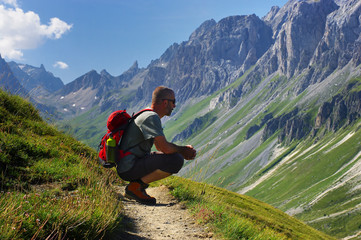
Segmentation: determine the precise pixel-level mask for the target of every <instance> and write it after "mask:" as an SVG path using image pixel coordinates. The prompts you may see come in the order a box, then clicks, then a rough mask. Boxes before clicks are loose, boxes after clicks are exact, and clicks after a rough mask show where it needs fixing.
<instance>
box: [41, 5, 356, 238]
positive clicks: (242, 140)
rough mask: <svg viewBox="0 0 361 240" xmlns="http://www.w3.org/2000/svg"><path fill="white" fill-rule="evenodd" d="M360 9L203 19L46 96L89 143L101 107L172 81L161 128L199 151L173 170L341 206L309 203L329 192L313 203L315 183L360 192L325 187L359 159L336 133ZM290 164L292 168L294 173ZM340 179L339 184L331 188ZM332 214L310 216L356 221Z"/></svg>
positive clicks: (346, 107) (347, 126)
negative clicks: (169, 111)
mask: <svg viewBox="0 0 361 240" xmlns="http://www.w3.org/2000/svg"><path fill="white" fill-rule="evenodd" d="M360 13H361V2H359V1H356V0H351V1H342V0H339V1H332V0H319V1H311V0H301V1H298V0H290V1H288V2H287V3H286V4H285V5H284V6H283V7H281V8H279V7H273V8H272V9H271V10H270V12H269V13H268V14H267V15H266V16H264V17H263V18H262V19H260V18H259V17H257V16H255V15H249V16H230V17H226V18H224V19H221V20H220V21H218V22H216V21H214V20H207V21H205V22H204V23H203V24H201V25H200V26H199V27H198V28H197V29H196V30H195V31H194V32H193V33H191V35H190V37H189V39H188V41H184V42H182V43H179V44H178V43H175V44H173V45H171V46H170V47H169V48H168V49H166V51H165V52H164V53H163V54H162V55H161V56H160V57H159V58H158V59H156V60H153V61H152V62H151V63H150V64H149V65H148V67H146V68H143V69H139V68H138V65H137V63H135V64H134V65H133V66H132V67H131V68H130V69H129V70H128V71H126V72H125V73H123V74H122V75H120V76H118V77H113V76H111V75H110V74H107V73H106V71H102V72H101V73H100V74H99V73H96V72H94V71H93V72H89V73H87V74H85V75H83V76H81V77H79V78H77V79H76V81H74V83H70V84H67V87H65V88H67V89H68V90H67V91H66V92H61V90H60V91H59V92H57V93H56V94H57V95H56V94H55V95H49V96H48V98H44V100H43V101H44V102H49V100H48V99H51V98H54V99H56V100H57V101H58V100H59V99H60V98H63V99H62V100H65V101H64V102H61V103H62V105H57V109H58V111H60V112H62V114H63V116H66V117H65V118H67V119H71V123H69V122H66V121H65V124H69V125H67V126H70V125H71V127H70V128H69V129H71V128H73V129H72V130H70V131H73V133H74V134H75V135H76V134H79V133H80V132H82V131H83V132H84V131H86V132H87V133H88V134H79V135H78V136H81V137H82V139H83V140H84V141H87V143H88V144H90V145H93V146H95V145H96V144H97V143H98V141H99V136H98V135H99V134H101V131H102V130H104V126H105V123H104V121H105V119H106V115H107V114H109V113H110V112H111V111H113V110H116V109H125V108H126V109H127V110H129V111H130V112H132V111H134V112H135V111H137V110H139V109H141V108H144V107H145V106H147V105H148V104H149V103H150V99H151V92H152V91H153V89H154V88H155V87H156V86H158V85H166V86H169V87H171V88H173V89H174V90H175V92H176V97H177V106H178V108H177V109H175V111H174V115H173V116H172V117H171V118H167V119H165V120H164V122H163V123H164V124H165V132H166V135H167V138H169V139H174V141H179V142H183V141H187V142H190V143H191V144H193V145H195V146H196V147H197V149H198V150H199V152H200V153H201V154H199V156H198V158H197V164H191V163H189V164H187V165H186V166H185V168H184V169H183V170H182V171H181V173H180V174H181V175H183V176H192V174H193V173H194V172H197V173H198V174H200V175H201V177H199V178H200V179H202V181H206V182H209V183H212V184H215V185H218V186H221V187H224V188H227V189H231V190H232V191H236V192H237V191H245V190H244V189H247V188H248V187H249V186H254V187H253V188H250V189H251V190H250V191H246V193H247V194H250V195H251V196H256V197H257V198H260V199H262V200H264V201H266V202H269V203H271V204H272V205H274V206H277V207H280V208H282V209H283V210H285V211H289V212H295V214H297V216H298V217H300V218H301V219H302V218H304V219H306V220H307V221H308V222H310V223H312V224H316V223H314V222H313V220H315V219H312V216H311V215H312V214H309V212H311V210H312V211H315V217H316V215H322V214H326V216H327V215H330V216H334V215H333V214H336V213H337V212H340V210H338V209H337V207H336V205H335V204H334V203H331V202H329V203H328V204H329V206H323V207H324V208H321V207H320V208H317V207H319V206H321V205H322V204H323V203H324V202H327V199H325V198H324V197H320V198H318V200H317V201H316V204H312V206H311V204H310V202H311V201H312V199H315V198H316V196H317V195H318V194H319V193H322V192H327V193H328V194H326V195H327V196H328V197H331V198H332V199H335V202H337V201H339V202H343V196H349V197H350V199H351V200H350V202H352V204H353V206H357V204H359V201H358V200H357V199H358V196H359V193H358V191H357V189H356V190H354V191H353V190H352V189H353V188H348V191H349V192H348V191H346V190H345V189H346V188H345V186H344V185H342V186H340V187H339V188H336V190H335V191H334V190H332V191H331V189H334V188H333V187H334V186H339V185H337V183H336V182H335V181H336V180H335V179H339V178H340V177H341V176H343V175H342V174H346V168H345V166H347V168H348V169H352V168H353V167H354V168H355V169H358V165H357V164H358V161H360V160H359V158H358V157H357V156H359V155H358V154H357V151H358V148H357V146H353V145H352V144H351V143H350V142H349V141H350V140H347V141H346V140H345V143H344V144H343V145H337V143H336V142H334V140H333V139H340V141H341V140H342V139H343V138H341V137H340V136H347V134H348V133H350V131H352V132H355V134H352V136H354V138H355V139H358V124H359V121H360V115H359V114H358V110H359V92H360V89H361V87H360V81H361V80H360V78H359V76H361V66H360V63H361V61H360V57H361V54H360V52H361V44H360V43H361V35H360V33H361V25H360V21H361V20H360ZM61 93H66V94H63V95H62V94H61ZM54 96H55V97H54ZM49 97H50V98H49ZM97 97H98V98H97ZM96 98H97V99H96ZM74 104H75V105H74ZM77 106H80V107H81V106H82V107H84V109H83V110H80V109H79V108H76V107H77ZM65 109H66V112H65ZM97 124H99V125H97ZM101 124H102V125H101ZM87 126H91V128H92V131H87V129H86V127H87ZM96 129H99V130H98V133H96V131H95V130H96ZM89 132H92V134H89ZM325 139H328V140H329V142H326V141H325ZM357 141H358V140H357ZM331 143H332V144H331ZM321 144H323V146H324V148H322V146H321ZM332 146H333V147H334V148H333V149H332V150H330V149H331V148H332ZM328 148H329V149H328ZM310 149H317V150H315V152H313V151H312V150H310ZM323 149H328V150H327V151H328V152H327V151H326V150H323ZM338 149H340V150H339V151H345V156H347V157H341V158H342V159H344V161H343V162H340V161H339V159H336V158H334V156H331V155H330V154H329V152H332V153H334V154H333V155H335V156H341V155H340V154H339V153H338V152H337V151H338ZM303 150H304V151H305V154H302V151H303ZM306 153H310V155H306ZM351 153H352V154H351ZM300 156H303V158H301V157H300ZM313 156H317V158H313ZM324 156H328V157H329V158H330V159H332V160H333V161H334V162H329V161H328V160H327V159H326V158H325V157H324ZM355 157H356V159H354V158H355ZM294 159H297V161H295V160H294ZM308 159H312V161H311V160H308ZM308 161H310V162H308ZM291 163H292V164H293V165H294V166H295V168H292V167H290V166H289V165H288V164H291ZM306 163H308V164H311V163H312V165H315V166H316V169H317V170H318V171H319V173H317V172H314V170H313V169H312V168H310V167H309V166H308V165H307V164H306ZM328 164H329V165H330V166H332V167H329V166H328ZM334 166H338V167H339V169H344V170H342V171H343V172H339V171H338V169H337V168H335V167H334ZM297 168H302V169H303V172H302V171H298V170H297ZM322 168H325V169H326V170H324V169H322ZM348 169H347V170H348ZM287 171H288V172H287ZM294 171H296V172H297V173H298V175H297V177H295V178H291V177H290V176H289V175H290V174H289V173H292V172H294ZM326 173H327V174H328V175H327V174H326ZM203 175H204V176H203ZM330 176H335V177H330ZM336 176H337V177H336ZM345 176H346V175H345ZM358 177H359V176H358V175H356V177H354V179H353V180H352V181H351V180H350V179H349V178H347V179H348V180H347V182H348V184H349V185H354V184H357V183H358V180H357V178H358ZM287 180H288V181H287ZM255 183H257V184H255ZM287 183H293V185H294V186H296V187H293V186H291V187H289V185H287ZM320 183H323V184H320ZM278 185H280V186H283V187H284V189H281V188H279V187H278ZM320 185H322V186H320ZM288 188H289V189H288ZM296 188H298V190H299V192H300V193H299V194H298V193H297V191H294V189H296ZM313 188H315V189H317V191H318V192H316V191H315V192H312V191H311V190H310V189H313ZM273 189H277V191H278V192H277V191H276V190H273ZM328 189H329V190H328ZM337 191H342V192H343V195H340V196H338V197H339V198H338V199H337V195H336V193H335V192H337ZM291 193H292V194H294V195H291ZM332 194H335V195H332ZM268 195H271V196H277V197H279V199H276V198H272V197H269V196H268ZM326 195H325V196H326ZM293 199H297V200H298V201H299V203H296V201H294V200H293ZM346 205H347V203H345V206H346ZM292 209H298V211H292ZM300 209H301V210H302V211H301V210H300ZM349 209H350V208H346V209H344V210H345V211H346V212H349V213H350V216H344V215H342V217H343V218H342V221H344V222H347V223H349V224H351V223H352V221H353V220H352V219H353V217H351V215H352V214H351V212H350V211H351V210H349ZM319 218H320V216H317V219H319ZM338 220H339V219H337V218H335V217H326V218H324V219H323V220H322V223H324V224H326V225H327V224H330V225H332V226H334V228H333V229H331V228H326V227H324V226H323V225H322V224H319V223H317V224H319V225H317V228H318V229H322V230H323V231H325V232H327V233H332V234H333V235H335V236H338V237H345V236H351V235H353V234H356V233H357V226H354V225H352V228H346V227H343V228H340V229H339V228H338V227H339V226H336V225H337V221H338ZM334 229H337V231H338V232H336V231H335V230H334Z"/></svg>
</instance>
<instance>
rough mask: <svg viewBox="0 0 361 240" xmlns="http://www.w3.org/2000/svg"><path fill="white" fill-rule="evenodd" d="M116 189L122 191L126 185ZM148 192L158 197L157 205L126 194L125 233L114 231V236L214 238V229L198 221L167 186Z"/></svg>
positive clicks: (181, 239)
mask: <svg viewBox="0 0 361 240" xmlns="http://www.w3.org/2000/svg"><path fill="white" fill-rule="evenodd" d="M117 191H118V192H119V193H120V194H121V195H123V193H124V188H119V189H117ZM147 193H148V194H149V195H151V196H153V197H155V198H156V199H157V205H156V206H146V205H142V204H139V203H137V202H135V201H133V200H128V199H126V198H123V203H124V215H125V216H126V217H125V219H124V221H123V222H124V224H125V225H126V227H127V229H126V232H125V233H124V232H123V233H119V232H118V233H116V232H115V233H114V234H113V236H112V238H111V239H112V240H116V239H117V240H118V239H119V240H120V239H122V240H123V239H124V240H140V239H141V240H145V239H147V240H148V239H149V240H150V239H151V240H158V239H159V240H163V239H176V240H185V239H187V240H188V239H191V240H194V239H203V240H206V239H212V240H215V238H214V237H213V233H211V232H209V231H207V228H206V227H204V226H200V225H198V224H196V223H195V221H194V219H193V218H192V217H191V216H190V214H189V213H188V211H187V210H186V208H185V207H184V206H183V205H182V204H181V203H179V202H177V200H176V199H175V198H174V197H173V196H172V195H171V194H170V193H169V190H168V189H167V187H165V186H161V187H156V188H149V189H147Z"/></svg>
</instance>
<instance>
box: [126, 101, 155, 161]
mask: <svg viewBox="0 0 361 240" xmlns="http://www.w3.org/2000/svg"><path fill="white" fill-rule="evenodd" d="M149 111H153V112H154V110H153V109H151V108H145V109H143V110H140V111H139V112H137V113H136V114H134V113H133V115H132V118H131V119H130V120H129V123H131V122H132V121H134V120H135V119H136V118H137V117H138V116H139V115H140V114H142V113H144V112H149ZM129 123H128V125H129ZM123 135H124V136H126V130H125V132H124V134H123ZM145 141H146V140H144V141H141V142H140V143H137V144H135V145H134V146H131V147H128V148H127V149H126V150H124V153H125V154H126V155H129V154H130V153H129V154H127V152H129V150H130V149H132V148H134V147H136V146H138V145H139V144H141V143H142V142H145ZM119 145H120V142H119Z"/></svg>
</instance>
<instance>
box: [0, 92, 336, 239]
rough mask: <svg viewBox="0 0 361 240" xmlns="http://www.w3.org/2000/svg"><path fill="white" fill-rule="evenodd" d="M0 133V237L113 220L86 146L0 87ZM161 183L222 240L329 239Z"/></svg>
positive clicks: (59, 233) (213, 191) (217, 194)
mask: <svg viewBox="0 0 361 240" xmlns="http://www.w3.org/2000/svg"><path fill="white" fill-rule="evenodd" d="M0 130H1V131H0V135H1V137H0V166H1V175H0V176H1V190H2V192H1V194H0V238H1V239H31V238H34V239H35V238H37V239H45V238H47V237H50V238H54V239H55V238H59V239H63V238H71V239H98V238H102V237H103V236H104V235H106V234H107V232H108V231H111V230H112V229H113V228H114V227H115V226H116V225H117V224H118V223H119V221H120V220H121V217H120V216H119V212H120V210H121V209H120V208H121V207H120V205H121V204H120V202H119V201H118V200H117V197H116V194H114V193H113V192H112V190H111V187H110V185H109V182H112V183H113V184H117V183H119V184H120V182H119V180H118V178H117V176H116V175H115V173H114V171H111V170H110V171H105V170H104V169H101V168H99V166H98V164H97V163H96V161H95V159H96V153H95V152H94V151H93V150H92V149H91V148H89V147H87V146H85V145H83V144H81V143H79V142H78V141H76V140H74V139H73V138H72V137H70V136H68V135H65V134H62V133H60V132H58V131H57V130H56V129H55V128H53V127H51V126H49V125H47V124H46V123H45V122H44V121H43V120H42V119H41V118H40V117H39V115H38V113H37V111H36V110H35V109H34V108H33V107H32V106H31V105H30V104H29V103H28V102H26V101H24V100H23V99H21V98H19V97H16V96H10V95H8V94H6V93H4V92H2V91H0ZM163 183H164V184H167V185H168V186H170V187H171V188H172V189H173V190H172V192H173V194H174V195H175V196H177V197H178V198H180V199H181V200H186V201H187V203H188V204H189V206H190V207H191V209H192V211H193V213H194V216H195V217H196V218H197V219H198V221H199V222H201V223H202V224H210V225H212V226H213V227H215V230H214V231H217V233H219V234H220V235H221V236H223V237H224V238H227V239H244V238H247V239H249V238H251V239H288V238H292V239H305V238H307V239H330V237H328V236H326V235H324V234H323V233H320V232H318V231H316V230H314V229H312V228H310V227H308V226H306V225H305V224H303V223H301V222H299V221H297V220H295V219H294V218H291V217H289V216H288V215H286V214H284V213H282V212H281V211H279V210H276V209H274V208H273V207H271V206H269V205H267V204H264V203H262V202H260V201H257V200H255V199H252V198H250V197H246V196H242V195H239V194H235V193H232V192H229V191H226V190H223V189H220V188H216V187H213V186H209V185H205V184H200V183H195V182H191V181H189V180H186V179H182V178H176V177H174V178H169V179H167V180H164V181H163ZM217 229H218V230H217Z"/></svg>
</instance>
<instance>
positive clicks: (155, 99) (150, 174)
mask: <svg viewBox="0 0 361 240" xmlns="http://www.w3.org/2000/svg"><path fill="white" fill-rule="evenodd" d="M175 101H176V100H175V95H174V92H173V90H172V89H170V88H167V87H163V86H160V87H157V88H156V89H155V90H154V91H153V94H152V104H151V110H152V111H144V112H143V113H141V114H140V115H139V116H138V117H137V118H136V119H135V120H134V121H133V122H131V124H130V125H129V127H128V129H127V131H126V133H125V134H124V135H123V139H122V143H121V145H120V149H121V150H126V151H129V152H131V153H132V154H130V155H128V156H125V157H124V158H123V159H122V164H118V165H117V172H118V174H119V176H120V177H121V178H122V179H124V180H126V181H129V182H130V183H129V184H128V186H127V187H126V189H125V196H126V197H128V198H132V199H135V200H136V201H138V202H140V203H143V204H150V205H154V204H155V203H156V199H155V198H154V197H151V196H149V195H148V194H147V193H146V192H145V189H146V188H147V187H148V186H149V183H151V182H154V181H157V180H160V179H163V178H166V177H168V176H170V175H172V174H175V173H178V172H179V170H180V169H181V168H182V166H183V162H184V159H186V160H192V159H194V158H195V157H196V150H195V149H194V148H193V146H191V145H187V146H178V145H176V144H174V143H171V142H168V141H167V139H166V138H165V136H164V133H163V128H162V125H161V120H160V119H161V118H162V117H164V116H170V115H171V113H172V111H173V109H174V108H175V106H176V105H175ZM153 144H154V145H155V147H156V149H157V150H158V152H151V148H152V146H153Z"/></svg>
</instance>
